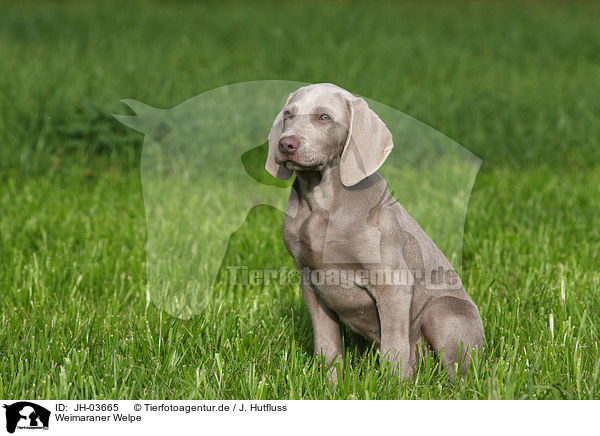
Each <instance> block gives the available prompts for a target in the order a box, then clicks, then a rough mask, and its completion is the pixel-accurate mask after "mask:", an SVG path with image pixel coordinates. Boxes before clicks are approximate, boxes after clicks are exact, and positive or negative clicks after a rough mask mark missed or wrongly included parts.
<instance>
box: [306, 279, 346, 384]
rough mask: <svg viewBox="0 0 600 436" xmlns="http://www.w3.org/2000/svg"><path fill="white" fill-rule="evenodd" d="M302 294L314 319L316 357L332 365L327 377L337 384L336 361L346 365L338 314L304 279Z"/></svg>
mask: <svg viewBox="0 0 600 436" xmlns="http://www.w3.org/2000/svg"><path fill="white" fill-rule="evenodd" d="M302 295H303V296H304V302H305V303H306V306H307V307H308V311H309V312H310V317H311V319H312V325H313V334H314V338H315V357H317V358H323V359H324V361H325V362H324V363H325V364H326V365H331V367H330V368H329V370H328V371H327V377H328V378H329V381H330V382H331V384H332V385H334V386H336V385H337V381H338V380H337V370H336V363H337V362H338V361H339V362H340V369H342V368H343V367H344V362H343V357H342V336H341V332H340V322H339V319H338V316H337V315H336V314H335V312H333V311H332V310H331V309H329V308H328V307H327V306H325V304H324V303H323V301H322V300H321V299H320V298H319V296H318V295H317V294H315V292H314V291H313V289H312V288H311V287H310V285H309V284H307V283H305V282H304V281H303V283H302Z"/></svg>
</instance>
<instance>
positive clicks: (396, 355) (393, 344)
mask: <svg viewBox="0 0 600 436" xmlns="http://www.w3.org/2000/svg"><path fill="white" fill-rule="evenodd" d="M375 301H376V303H377V310H378V312H379V321H380V325H381V354H382V356H383V358H384V359H385V360H386V361H387V362H388V363H389V364H390V367H391V368H392V371H393V372H394V373H395V374H397V373H398V372H399V373H400V378H401V379H402V380H408V379H410V378H411V377H412V367H411V364H410V338H409V331H410V306H411V303H412V286H407V285H399V286H397V285H390V286H381V287H379V288H378V289H377V290H376V291H375Z"/></svg>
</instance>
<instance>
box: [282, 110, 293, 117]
mask: <svg viewBox="0 0 600 436" xmlns="http://www.w3.org/2000/svg"><path fill="white" fill-rule="evenodd" d="M283 116H284V117H285V118H291V117H292V113H291V112H290V111H285V112H284V113H283Z"/></svg>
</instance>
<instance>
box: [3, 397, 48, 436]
mask: <svg viewBox="0 0 600 436" xmlns="http://www.w3.org/2000/svg"><path fill="white" fill-rule="evenodd" d="M3 407H4V408H5V409H6V431H8V432H9V433H14V432H15V429H17V428H18V429H28V430H36V429H37V430H39V429H44V430H48V424H49V423H50V411H49V410H48V409H45V408H43V407H42V406H38V405H37V404H35V403H30V402H29V401H19V402H18V403H13V404H10V405H6V404H5V405H4V406H3Z"/></svg>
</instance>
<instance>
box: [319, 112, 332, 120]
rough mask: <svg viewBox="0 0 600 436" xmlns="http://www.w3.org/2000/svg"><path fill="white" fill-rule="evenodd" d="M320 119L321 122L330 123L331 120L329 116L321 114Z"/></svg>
mask: <svg viewBox="0 0 600 436" xmlns="http://www.w3.org/2000/svg"><path fill="white" fill-rule="evenodd" d="M319 119H320V120H321V121H329V120H330V119H331V117H330V116H329V115H327V114H321V116H320V117H319Z"/></svg>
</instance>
